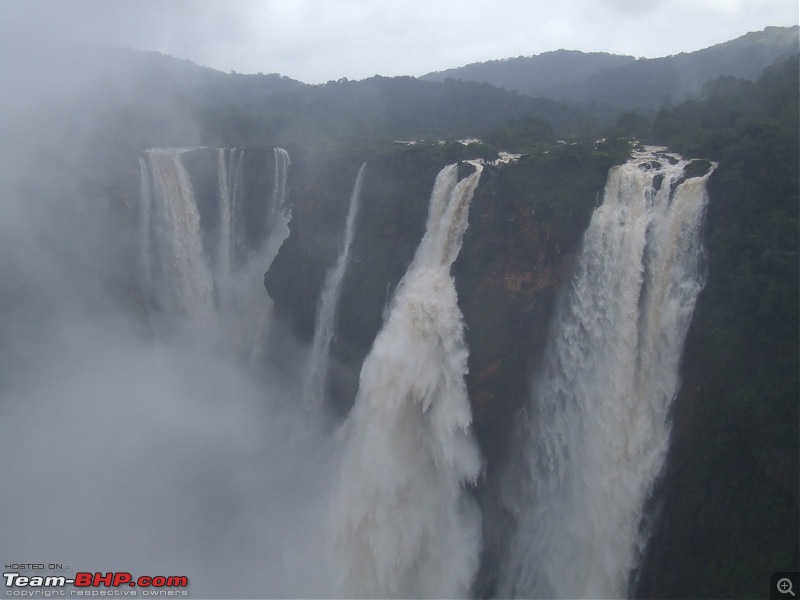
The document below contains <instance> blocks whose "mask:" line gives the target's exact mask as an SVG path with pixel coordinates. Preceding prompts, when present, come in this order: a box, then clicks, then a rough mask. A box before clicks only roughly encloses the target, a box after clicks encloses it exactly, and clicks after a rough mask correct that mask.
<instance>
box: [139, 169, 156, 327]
mask: <svg viewBox="0 0 800 600" xmlns="http://www.w3.org/2000/svg"><path fill="white" fill-rule="evenodd" d="M152 202H153V196H152V192H151V191H150V175H149V173H148V170H147V163H146V162H145V160H144V158H143V157H141V156H140V157H139V220H140V223H141V237H140V239H141V247H140V249H139V252H140V261H139V262H140V265H139V268H140V269H141V277H142V289H143V290H144V292H143V293H142V297H143V298H144V302H145V307H146V308H147V311H148V313H149V312H150V310H151V308H152V307H151V306H150V290H151V289H152V288H153V281H152V279H153V274H152V271H153V267H152V257H151V256H150V205H151V204H152Z"/></svg>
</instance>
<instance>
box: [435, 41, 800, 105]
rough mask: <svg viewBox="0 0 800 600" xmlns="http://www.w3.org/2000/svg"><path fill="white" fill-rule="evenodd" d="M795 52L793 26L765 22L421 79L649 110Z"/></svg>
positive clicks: (753, 73) (751, 74) (754, 74)
mask: <svg viewBox="0 0 800 600" xmlns="http://www.w3.org/2000/svg"><path fill="white" fill-rule="evenodd" d="M797 50H798V27H797V26H794V27H767V28H766V29H764V30H763V31H757V32H751V33H748V34H746V35H743V36H741V37H739V38H736V39H734V40H731V41H729V42H725V43H722V44H717V45H715V46H711V47H710V48H705V49H703V50H698V51H696V52H688V53H680V54H676V55H674V56H667V57H663V58H655V59H644V58H642V59H635V58H634V57H632V56H616V55H611V54H602V53H583V52H576V51H566V50H559V51H556V52H547V53H544V54H539V55H537V56H527V57H522V56H520V57H518V58H509V59H505V60H494V61H489V62H484V63H473V64H470V65H466V66H464V67H460V68H455V69H448V70H446V71H439V72H435V73H429V74H427V75H425V76H424V77H422V79H426V80H430V81H443V80H445V79H448V78H449V79H462V80H465V81H478V82H486V83H489V84H491V85H495V86H498V87H504V88H506V89H510V90H517V91H519V92H521V93H523V94H528V95H531V96H546V97H548V98H554V99H558V100H564V101H568V102H575V103H588V102H597V103H606V104H610V105H614V106H616V107H618V108H622V109H653V108H660V107H661V106H664V105H667V104H671V103H675V102H680V101H683V100H685V99H687V98H688V97H689V96H692V95H695V94H697V93H698V92H699V91H700V89H701V88H702V85H703V83H705V82H706V81H707V80H709V79H714V78H716V77H719V76H721V75H732V76H735V77H743V78H745V79H751V80H753V79H756V78H758V76H759V75H760V74H761V72H762V70H763V69H764V68H766V67H767V66H769V65H770V64H772V63H773V62H775V61H776V60H777V59H778V58H781V57H786V56H789V55H791V54H794V53H795V52H797Z"/></svg>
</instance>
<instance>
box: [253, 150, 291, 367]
mask: <svg viewBox="0 0 800 600" xmlns="http://www.w3.org/2000/svg"><path fill="white" fill-rule="evenodd" d="M273 155H274V159H275V181H274V183H273V186H272V198H271V203H270V207H269V210H268V211H267V219H266V223H265V230H264V231H265V234H264V235H265V240H264V243H263V244H262V247H261V250H260V251H259V252H258V253H257V255H256V260H257V263H256V271H257V272H258V273H259V275H260V277H258V278H256V279H257V280H258V288H259V295H258V298H259V300H258V303H257V306H256V307H255V310H256V314H259V316H258V320H257V322H256V328H255V333H254V334H253V338H252V342H251V344H250V362H251V363H253V364H256V363H258V361H259V360H261V358H262V355H263V351H264V345H265V343H266V341H265V340H266V336H267V332H268V329H269V324H270V321H271V320H272V298H270V297H269V294H267V293H266V292H265V290H264V285H263V283H262V282H263V274H264V272H266V271H268V270H269V267H270V266H271V265H272V261H274V260H275V257H276V256H277V255H278V252H279V251H280V249H281V246H282V245H283V242H285V241H286V239H287V238H288V237H289V221H290V219H291V216H292V215H291V210H290V208H289V203H288V201H287V193H286V190H287V182H288V180H289V166H290V165H291V164H292V161H291V159H290V158H289V153H288V152H287V151H286V150H284V149H283V148H274V149H273ZM251 262H253V261H252V260H251ZM251 271H252V269H251Z"/></svg>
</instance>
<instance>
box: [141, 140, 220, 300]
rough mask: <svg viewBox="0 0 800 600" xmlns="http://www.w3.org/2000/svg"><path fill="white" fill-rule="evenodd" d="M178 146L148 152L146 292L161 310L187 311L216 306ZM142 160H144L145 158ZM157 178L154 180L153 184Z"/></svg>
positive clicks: (144, 210) (145, 184)
mask: <svg viewBox="0 0 800 600" xmlns="http://www.w3.org/2000/svg"><path fill="white" fill-rule="evenodd" d="M181 152H182V150H178V149H153V150H148V151H147V161H146V162H147V165H148V169H147V170H148V171H149V177H147V176H143V177H142V184H141V185H142V200H143V204H144V206H143V208H142V213H143V215H144V216H146V217H147V218H146V219H145V223H143V231H144V235H146V236H147V238H146V241H145V244H146V257H147V258H146V259H145V264H146V265H148V269H147V272H146V276H147V277H148V278H149V280H148V281H147V282H146V284H147V283H149V287H148V289H146V290H145V293H146V294H150V295H151V297H152V299H153V305H154V307H155V308H157V309H158V310H160V311H163V312H167V313H180V314H187V315H198V314H205V313H207V312H209V311H210V310H211V307H212V305H213V303H212V289H213V283H212V278H211V273H210V272H209V269H208V266H207V264H206V259H205V256H204V253H203V242H202V239H201V234H200V215H199V213H198V211H197V204H196V202H195V198H194V192H193V191H192V185H191V183H190V181H189V175H188V173H187V172H186V169H185V168H184V166H183V163H182V162H181ZM140 164H141V163H140ZM151 182H152V185H150V183H151Z"/></svg>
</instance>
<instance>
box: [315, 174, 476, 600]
mask: <svg viewBox="0 0 800 600" xmlns="http://www.w3.org/2000/svg"><path fill="white" fill-rule="evenodd" d="M474 166H475V168H476V171H475V172H474V173H473V174H471V175H469V176H468V177H466V178H464V179H463V180H462V181H461V182H458V183H456V181H457V173H458V166H457V165H450V166H448V167H445V168H444V169H443V170H442V171H441V172H440V173H439V175H438V176H437V177H436V181H435V184H434V187H433V192H432V195H431V201H430V208H429V214H428V220H427V226H426V231H425V235H424V237H423V239H422V241H421V243H420V245H419V247H418V249H417V252H416V255H415V257H414V260H413V262H412V264H411V266H410V267H409V268H408V271H407V272H406V274H405V276H404V277H403V280H402V282H401V283H400V285H399V286H398V289H397V291H396V293H395V296H394V299H393V302H392V306H391V309H390V311H389V315H388V318H387V320H386V322H385V323H384V327H383V329H382V330H381V331H380V333H379V334H378V336H377V338H376V339H375V342H374V344H373V347H372V350H371V352H370V354H369V356H368V357H367V358H366V360H365V362H364V365H363V367H362V370H361V380H360V387H359V390H358V395H357V398H356V402H355V406H354V407H353V410H352V412H351V414H350V416H349V417H348V420H347V422H346V423H345V426H344V430H343V434H344V435H345V436H346V441H345V447H344V450H343V456H342V464H341V468H340V472H339V480H338V487H337V489H336V496H335V498H334V501H333V506H332V514H331V518H332V528H333V543H334V551H333V556H332V560H333V563H334V564H333V567H334V568H333V574H334V577H335V578H336V579H337V582H338V588H337V590H336V591H337V593H338V595H341V596H343V597H365V596H366V597H407V598H412V597H434V596H435V597H440V598H442V597H466V596H467V595H468V594H469V592H470V586H471V584H472V581H473V578H474V576H475V572H476V570H477V567H478V558H479V553H480V537H481V531H480V528H481V519H480V514H479V511H478V509H477V506H476V505H475V504H474V503H473V501H472V499H471V498H470V497H469V495H468V494H467V492H466V491H465V486H466V485H468V484H469V483H471V482H474V481H475V479H476V478H477V477H478V475H479V473H480V469H481V459H480V454H479V451H478V448H477V445H476V443H475V442H474V440H473V438H472V435H471V432H470V424H471V420H472V416H471V411H470V405H469V401H468V398H467V390H466V385H465V383H464V376H465V374H466V372H467V357H468V350H467V347H466V344H465V341H464V323H463V318H462V315H461V311H460V310H459V308H458V303H457V294H456V289H455V285H454V281H453V278H452V276H451V275H450V266H451V265H452V263H453V261H454V260H455V258H456V256H457V255H458V252H459V250H460V247H461V239H462V235H463V233H464V231H465V229H466V226H467V215H468V211H469V204H470V201H471V199H472V195H473V193H474V191H475V188H476V187H477V185H478V181H479V179H480V175H481V171H482V168H483V167H482V165H480V164H477V163H476V164H475V165H474Z"/></svg>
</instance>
